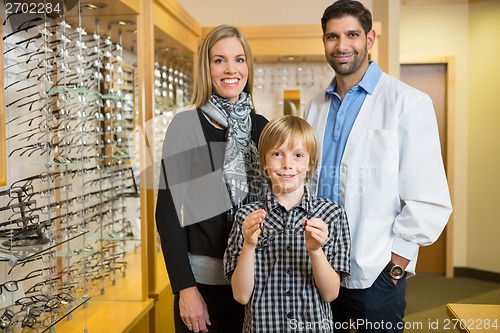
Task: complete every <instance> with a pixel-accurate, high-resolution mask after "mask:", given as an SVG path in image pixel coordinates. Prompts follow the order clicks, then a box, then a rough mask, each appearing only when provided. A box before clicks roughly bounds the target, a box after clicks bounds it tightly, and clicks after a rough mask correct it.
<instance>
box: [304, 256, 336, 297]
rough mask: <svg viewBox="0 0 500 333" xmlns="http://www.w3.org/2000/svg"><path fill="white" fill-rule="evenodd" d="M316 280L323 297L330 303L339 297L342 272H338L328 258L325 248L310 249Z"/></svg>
mask: <svg viewBox="0 0 500 333" xmlns="http://www.w3.org/2000/svg"><path fill="white" fill-rule="evenodd" d="M309 257H310V258H311V264H312V271H313V276H314V282H315V283H316V287H317V288H318V290H319V294H320V295H321V299H322V300H323V302H325V303H329V302H331V301H333V300H334V299H336V298H337V296H338V295H339V289H340V274H339V273H337V272H336V271H335V270H334V269H333V267H332V265H330V263H329V262H328V260H327V259H326V256H325V253H324V252H323V249H321V248H319V249H318V250H314V251H309Z"/></svg>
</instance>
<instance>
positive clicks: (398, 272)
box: [391, 265, 403, 279]
mask: <svg viewBox="0 0 500 333" xmlns="http://www.w3.org/2000/svg"><path fill="white" fill-rule="evenodd" d="M391 275H392V278H393V279H400V278H401V277H403V268H401V267H400V266H398V265H395V266H394V267H392V269H391Z"/></svg>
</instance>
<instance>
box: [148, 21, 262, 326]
mask: <svg viewBox="0 0 500 333" xmlns="http://www.w3.org/2000/svg"><path fill="white" fill-rule="evenodd" d="M197 75H198V76H197V78H196V82H195V88H194V92H193V97H192V104H194V106H193V107H192V108H191V109H189V110H186V111H183V112H179V113H177V114H176V116H175V117H174V118H173V119H172V121H171V123H170V125H169V127H168V130H167V134H166V137H165V142H164V146H163V156H162V165H161V166H162V168H161V172H160V174H161V176H160V178H161V179H160V188H159V190H158V201H157V206H156V224H157V228H158V232H159V234H160V238H161V244H162V249H163V255H164V258H165V263H166V266H167V271H168V274H169V278H170V283H171V286H172V291H173V292H174V318H175V329H176V332H177V333H179V332H189V331H194V332H200V331H201V332H208V329H210V332H211V333H212V332H223V333H226V332H241V329H242V323H243V307H242V306H241V305H239V304H238V303H237V302H236V301H235V300H234V298H233V295H232V292H231V286H230V285H229V282H227V281H226V280H225V278H224V270H223V262H222V260H223V259H222V258H223V255H224V251H225V249H226V246H227V238H228V235H229V232H230V230H231V226H232V219H233V216H234V212H235V211H236V210H237V209H238V208H239V207H240V206H242V205H243V204H245V203H248V202H251V201H255V200H257V199H259V198H260V192H261V191H262V189H263V186H264V185H263V184H264V182H263V178H261V175H260V173H259V162H258V152H257V144H256V143H257V142H258V140H259V136H260V132H261V131H262V128H263V127H264V126H265V125H266V123H267V120H266V119H265V118H264V117H263V116H260V115H257V114H255V111H254V110H253V103H252V97H251V92H252V85H253V62H252V55H251V52H250V47H249V45H248V41H247V39H246V37H245V36H244V35H243V34H242V33H241V31H239V30H238V29H237V28H235V27H232V26H227V25H222V26H218V27H216V28H214V29H213V30H212V31H211V32H210V33H209V34H208V35H207V37H206V38H205V40H204V41H203V43H202V45H201V47H200V50H199V55H198V72H197Z"/></svg>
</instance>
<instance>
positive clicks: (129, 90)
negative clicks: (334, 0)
mask: <svg viewBox="0 0 500 333" xmlns="http://www.w3.org/2000/svg"><path fill="white" fill-rule="evenodd" d="M184 1H185V2H186V8H187V7H189V6H193V1H186V0H184ZM377 1H378V0H373V1H369V2H368V6H371V8H372V10H373V11H374V13H375V14H376V15H375V17H374V19H375V23H374V25H375V27H374V28H375V29H376V30H377V31H379V32H380V33H378V34H377V45H376V47H375V48H374V49H373V50H372V51H371V53H370V57H371V59H374V60H376V61H377V62H380V64H381V67H382V68H383V69H384V70H385V71H387V72H389V73H390V74H393V75H395V76H399V75H400V65H401V64H415V63H417V64H422V63H423V64H429V63H445V64H446V66H447V67H446V68H447V72H446V73H445V85H446V87H445V88H446V89H447V90H446V91H447V93H446V95H445V97H444V99H445V102H446V103H445V105H446V113H445V119H446V124H447V125H446V129H447V134H446V145H447V146H446V148H447V149H446V150H445V151H446V154H447V155H446V156H445V159H446V161H447V174H448V177H449V178H448V181H449V184H450V190H451V194H452V201H453V203H454V208H455V211H454V215H453V216H452V220H451V222H450V224H449V226H448V227H447V229H446V231H445V232H444V235H445V236H444V237H445V239H444V243H443V245H442V248H441V250H439V251H441V252H440V253H441V254H440V255H441V256H442V258H443V260H442V262H443V264H442V267H439V268H437V270H438V272H433V273H436V274H439V275H440V276H445V277H447V278H452V277H453V276H459V275H460V274H462V275H469V276H470V275H474V276H475V277H478V278H481V279H485V280H490V281H491V280H495V279H497V278H498V276H499V274H500V261H499V259H498V258H497V257H495V256H494V255H492V254H494V253H498V251H499V250H500V249H499V248H498V246H499V245H498V242H497V241H496V240H494V239H493V238H492V239H490V238H491V237H494V235H498V232H500V230H499V229H498V228H499V227H498V226H492V223H491V222H492V221H495V219H497V218H494V217H493V216H498V214H497V213H500V212H498V211H496V210H498V209H499V208H496V206H498V205H495V203H494V202H493V201H491V202H490V199H485V197H487V198H490V197H492V198H495V197H498V196H495V193H497V190H496V189H495V186H496V185H499V186H500V184H499V183H498V182H499V180H498V177H496V176H494V173H495V172H496V170H497V169H495V168H494V167H492V168H491V169H490V168H489V167H487V168H486V171H485V172H484V174H482V175H480V173H481V172H480V171H481V170H482V169H481V168H482V167H483V165H484V163H483V165H481V163H478V162H477V160H483V161H484V160H485V159H486V161H488V162H490V163H489V165H493V166H495V165H496V166H498V165H499V163H500V160H499V157H498V156H496V155H497V154H491V151H497V150H498V149H497V148H496V146H494V145H493V143H495V142H496V143H498V142H500V141H499V140H500V139H499V137H498V135H499V134H498V131H497V130H498V128H495V127H493V126H495V125H494V124H497V123H498V120H499V118H498V117H499V115H498V112H496V111H492V110H497V109H495V108H498V106H499V105H498V102H496V104H494V103H493V104H487V105H486V106H485V105H484V104H481V103H484V96H483V95H480V93H479V91H478V88H475V90H473V89H469V88H470V86H469V85H474V82H477V81H480V78H479V77H481V76H484V75H485V74H484V72H481V71H479V72H478V71H474V69H476V67H475V62H474V61H472V59H469V58H466V59H464V58H461V57H463V55H459V52H460V50H461V46H458V42H457V43H455V44H456V46H453V47H450V48H449V49H448V50H445V51H437V52H434V53H433V52H430V53H427V52H424V51H422V50H421V49H419V51H414V49H413V47H415V46H414V45H413V44H412V45H410V43H409V42H407V41H408V38H406V37H413V35H412V34H413V33H414V31H415V30H417V29H416V28H413V29H409V28H405V24H409V22H411V20H412V19H415V17H414V16H413V14H412V13H410V12H413V13H421V12H425V11H426V10H429V8H432V9H433V10H435V12H437V13H438V14H435V16H430V17H429V19H430V20H434V19H435V20H438V19H439V14H441V13H446V12H447V11H449V9H450V7H447V6H450V4H451V6H452V7H451V8H453V10H455V11H458V12H459V13H460V14H459V15H460V18H462V19H463V18H467V20H470V22H472V23H477V22H483V23H485V24H488V25H487V26H486V27H483V28H482V29H484V30H481V28H474V27H473V24H472V23H471V24H470V26H468V28H467V34H469V35H470V36H471V37H473V36H477V35H479V33H478V32H480V31H489V30H490V29H492V27H495V24H497V23H488V22H497V19H498V18H499V17H500V8H499V6H498V3H496V2H495V1H493V0H491V1H454V2H453V1H442V2H440V3H439V4H437V5H436V4H427V3H426V2H425V1H424V4H420V6H419V5H414V2H413V1H405V0H398V1H394V2H392V4H389V1H387V0H383V1H382V0H381V1H380V3H381V4H382V5H381V8H378V7H377V5H378V4H377ZM28 2H29V1H28ZM182 2H183V1H181V0H179V1H176V0H140V1H136V0H99V1H97V2H91V1H87V0H85V1H84V0H65V1H63V0H59V1H58V0H53V1H46V2H44V6H43V8H42V9H43V10H40V11H39V12H34V13H32V12H29V10H30V8H29V7H26V8H22V7H19V8H14V7H13V5H12V2H11V1H4V2H3V3H1V4H0V6H2V10H1V11H0V12H1V13H5V14H4V15H3V16H2V23H3V24H2V26H1V29H2V35H3V43H2V45H1V49H2V53H3V58H2V61H3V66H0V71H2V73H0V78H1V79H2V84H3V86H4V89H3V91H2V93H1V94H2V95H1V96H0V102H1V103H0V104H1V106H0V107H1V108H0V242H1V244H0V283H1V287H0V292H1V293H0V316H1V318H2V321H1V325H3V326H1V329H2V332H3V331H5V332H64V333H67V332H68V333H69V332H90V333H94V332H107V333H112V332H174V329H173V304H172V302H173V295H172V292H171V289H170V286H169V281H168V276H167V273H166V269H165V264H164V261H163V257H162V254H161V250H160V247H159V240H158V234H157V231H156V226H155V216H154V207H155V204H156V201H155V195H156V193H155V192H156V188H157V186H158V166H159V160H160V158H161V156H160V155H161V148H162V144H163V139H164V136H165V133H166V129H167V127H168V124H169V122H170V120H171V119H172V117H173V116H174V115H175V114H176V112H178V110H179V109H182V108H183V107H186V106H187V105H189V101H190V97H191V93H192V85H193V78H194V76H195V75H196V73H195V72H194V66H193V64H194V63H196V61H197V54H196V52H197V49H198V46H199V44H200V41H201V40H202V38H203V37H204V35H206V33H207V32H208V31H209V30H210V27H211V26H213V23H212V22H211V21H203V18H198V17H197V18H195V13H190V12H189V10H188V9H186V8H184V7H183V6H182ZM49 3H50V6H47V4H49ZM395 3H396V4H395ZM321 6H323V5H321ZM412 6H415V7H412ZM49 7H50V9H49ZM394 8H397V9H398V11H399V12H398V14H397V15H394V13H393V10H394ZM486 13H493V14H492V15H495V16H494V17H493V18H490V17H488V18H487V19H485V15H487V14H486ZM316 14H317V15H314V17H316V16H317V17H319V16H320V14H321V10H320V11H319V12H318V13H316ZM196 15H199V14H198V12H197V13H196ZM415 15H417V14H415ZM207 16H210V14H209V13H208V14H207ZM247 16H248V15H247ZM394 16H397V19H395V18H394ZM212 19H214V20H221V18H214V17H212ZM233 20H234V21H232V22H231V20H228V22H220V23H229V24H234V25H238V18H237V17H235V18H233ZM202 21H203V22H205V23H203V22H202ZM278 21H279V20H278ZM290 22H293V19H291V20H288V21H286V22H278V24H269V23H268V22H258V23H254V24H252V23H251V22H250V23H247V22H245V24H243V25H242V26H241V28H242V30H243V31H244V32H245V34H246V35H247V37H248V38H249V40H250V44H251V46H252V51H253V53H254V57H255V59H254V60H255V78H254V100H255V104H256V109H257V110H258V112H259V113H261V114H263V115H264V116H266V117H267V118H268V119H273V118H275V117H278V116H280V115H282V114H293V115H298V116H301V115H302V110H303V108H304V106H305V104H306V103H307V102H308V101H309V100H310V99H311V98H312V97H313V96H314V95H315V94H316V93H317V92H318V91H320V89H322V88H323V87H325V86H326V85H327V84H328V83H329V81H330V80H331V78H332V75H333V71H332V70H331V68H330V67H329V66H328V65H327V64H326V62H325V61H324V54H323V46H322V44H321V28H320V25H319V22H315V21H311V22H310V21H306V20H304V21H303V22H302V21H301V22H300V23H295V24H293V23H290ZM498 22H500V20H498ZM445 23H446V22H445ZM445 23H443V24H445ZM448 23H449V22H448ZM455 25H458V22H457V21H453V22H452V24H451V26H452V27H453V26H455ZM497 26H498V24H497ZM395 27H397V28H396V29H401V31H400V33H394V28H395ZM391 28H392V29H391ZM462 28H463V27H462ZM450 29H451V28H450ZM474 29H477V30H474ZM460 31H461V32H463V31H462V30H460ZM434 33H435V34H436V32H434ZM437 34H439V33H437ZM441 38H446V37H445V36H441ZM454 38H457V39H458V37H454ZM475 43H476V44H474V43H473V44H472V45H476V46H480V45H481V44H482V43H480V41H475ZM493 43H495V42H493ZM422 44H424V41H421V42H420V44H419V45H422ZM395 46H398V47H395ZM493 47H494V48H495V49H494V51H495V52H498V51H500V45H498V42H496V44H494V45H493ZM430 50H431V51H432V49H430ZM450 50H453V51H450ZM428 51H429V49H428ZM467 52H469V50H467ZM472 57H473V56H472V55H471V56H470V58H472ZM429 59H430V60H429ZM436 59H437V60H436ZM494 66H497V67H495V68H496V70H497V72H498V70H500V69H499V67H498V65H494ZM464 67H466V69H464ZM497 77H498V75H497ZM459 79H460V80H459ZM492 80H496V81H492V83H491V84H490V86H495V84H496V86H499V84H500V83H499V82H498V78H492ZM455 81H456V82H455ZM467 90H468V91H469V95H468V96H469V97H467V98H466V97H464V96H463V95H462V94H461V92H463V91H467ZM490 97H491V96H490ZM464 98H466V99H465V103H462V102H464ZM478 100H480V101H481V102H480V103H479V102H478V104H479V105H481V106H482V110H483V111H480V114H479V115H471V113H472V111H470V112H469V108H468V107H467V105H469V104H473V103H474V101H478ZM464 104H465V105H464ZM492 113H495V114H496V115H493V116H491V114H492ZM481 115H482V116H485V117H486V119H490V120H489V121H488V120H479V117H480V116H481ZM484 126H486V129H488V130H491V132H494V133H497V134H490V135H489V136H487V135H485V136H484V137H483V136H481V135H482V134H481V133H482V128H484ZM464 133H465V134H464ZM464 146H466V147H474V146H476V147H477V146H480V147H485V148H487V149H485V151H482V150H481V149H471V150H467V151H466V152H464V150H463V149H460V147H464ZM490 155H494V156H493V157H492V156H490ZM486 156H487V157H486ZM464 164H465V165H466V166H464ZM486 164H488V163H486ZM483 177H484V178H483ZM491 179H493V180H491ZM480 185H484V186H482V187H481V186H480ZM496 188H498V187H496ZM476 193H481V196H480V198H481V199H476V196H474V194H476ZM485 194H491V195H485ZM491 200H492V199H491ZM485 202H487V203H491V205H490V206H489V207H487V208H484V207H485V205H484V203H485ZM495 209H496V210H495ZM472 215H473V216H474V217H479V219H480V220H481V221H489V222H477V223H476V224H475V225H474V227H473V225H472V222H470V221H473V220H474V219H473V216H472ZM495 225H496V224H495ZM485 239H486V240H489V241H485ZM485 244H487V245H485ZM480 248H481V249H480ZM430 255H431V256H433V255H434V254H430ZM430 269H431V270H432V269H433V268H430ZM499 302H500V300H499ZM41 305H43V306H44V309H45V310H44V311H30V310H29V309H30V308H38V307H39V306H41Z"/></svg>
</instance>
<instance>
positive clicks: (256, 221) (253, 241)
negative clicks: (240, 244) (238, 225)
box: [242, 209, 266, 247]
mask: <svg viewBox="0 0 500 333" xmlns="http://www.w3.org/2000/svg"><path fill="white" fill-rule="evenodd" d="M265 218H266V211H265V210H264V209H257V210H255V211H253V212H251V213H250V214H248V216H247V217H246V219H245V221H243V225H242V231H243V238H244V244H247V245H251V246H253V247H255V246H256V245H257V240H258V239H259V235H260V232H261V224H262V222H263V221H264V219H265Z"/></svg>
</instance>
